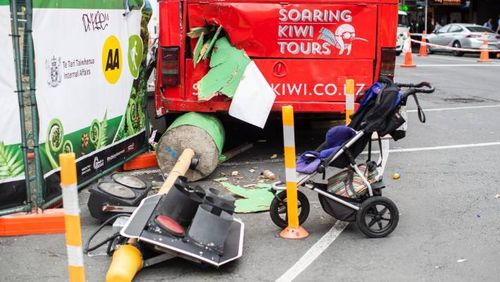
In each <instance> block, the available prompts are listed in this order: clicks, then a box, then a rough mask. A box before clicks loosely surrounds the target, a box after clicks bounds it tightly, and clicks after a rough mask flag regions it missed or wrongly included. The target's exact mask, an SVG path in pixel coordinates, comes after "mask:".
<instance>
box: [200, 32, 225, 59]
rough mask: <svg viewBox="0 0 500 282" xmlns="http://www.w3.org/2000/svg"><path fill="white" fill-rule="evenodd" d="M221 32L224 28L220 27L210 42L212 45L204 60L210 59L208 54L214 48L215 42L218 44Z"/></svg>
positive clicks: (209, 46) (204, 55)
mask: <svg viewBox="0 0 500 282" xmlns="http://www.w3.org/2000/svg"><path fill="white" fill-rule="evenodd" d="M221 30H222V26H219V28H217V31H216V32H215V34H214V36H213V37H212V39H211V40H210V44H209V45H208V48H207V51H206V52H205V54H203V60H205V59H206V58H207V57H208V54H209V53H210V51H211V50H212V49H213V48H214V45H215V42H217V38H218V37H219V34H220V32H221Z"/></svg>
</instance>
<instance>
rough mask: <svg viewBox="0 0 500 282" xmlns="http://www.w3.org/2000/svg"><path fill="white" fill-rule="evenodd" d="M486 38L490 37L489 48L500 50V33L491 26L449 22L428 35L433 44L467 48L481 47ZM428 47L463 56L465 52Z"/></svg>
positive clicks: (430, 50)
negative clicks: (490, 27)
mask: <svg viewBox="0 0 500 282" xmlns="http://www.w3.org/2000/svg"><path fill="white" fill-rule="evenodd" d="M484 39H488V49H490V50H498V51H499V52H500V35H498V34H496V33H495V32H493V30H491V29H489V28H486V27H483V26H480V25H476V24H465V23H454V24H448V25H445V26H443V27H442V28H440V29H439V30H436V31H434V32H433V33H432V34H429V36H427V41H428V42H429V43H431V44H436V45H442V46H448V47H455V48H465V49H481V46H482V45H483V40H484ZM428 49H429V50H428V51H429V52H435V51H445V52H452V53H453V55H455V56H462V55H463V54H464V52H463V51H458V50H451V49H446V48H442V47H437V46H429V45H428ZM490 55H491V56H495V55H496V53H494V52H492V53H490Z"/></svg>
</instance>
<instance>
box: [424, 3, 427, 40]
mask: <svg viewBox="0 0 500 282" xmlns="http://www.w3.org/2000/svg"><path fill="white" fill-rule="evenodd" d="M427 12H428V0H425V10H424V14H425V19H424V21H425V22H424V31H425V34H427Z"/></svg>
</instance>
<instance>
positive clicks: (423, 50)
mask: <svg viewBox="0 0 500 282" xmlns="http://www.w3.org/2000/svg"><path fill="white" fill-rule="evenodd" d="M418 55H419V56H420V57H427V55H428V54H427V33H426V32H425V31H424V33H423V34H422V42H421V43H420V50H418Z"/></svg>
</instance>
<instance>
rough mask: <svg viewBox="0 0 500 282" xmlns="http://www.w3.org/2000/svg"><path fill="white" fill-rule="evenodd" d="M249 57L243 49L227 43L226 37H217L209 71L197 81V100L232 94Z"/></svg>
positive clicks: (230, 96) (231, 95) (248, 61)
mask: <svg viewBox="0 0 500 282" xmlns="http://www.w3.org/2000/svg"><path fill="white" fill-rule="evenodd" d="M249 63H250V58H249V57H248V56H247V55H246V54H245V52H244V51H243V50H239V49H237V48H235V47H234V46H232V45H231V43H229V40H228V39H227V38H226V37H222V38H220V39H218V40H217V41H216V43H215V46H214V49H213V51H212V55H211V57H210V67H211V69H210V71H209V72H208V73H207V74H206V75H205V76H204V77H203V78H202V79H201V80H200V81H199V82H198V100H200V101H208V100H210V99H211V98H212V97H214V96H216V95H218V94H222V95H225V96H227V97H229V98H232V97H233V96H234V93H235V92H236V89H237V88H238V85H239V83H240V81H241V79H242V77H243V73H244V72H245V69H246V67H247V66H248V64H249Z"/></svg>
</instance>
